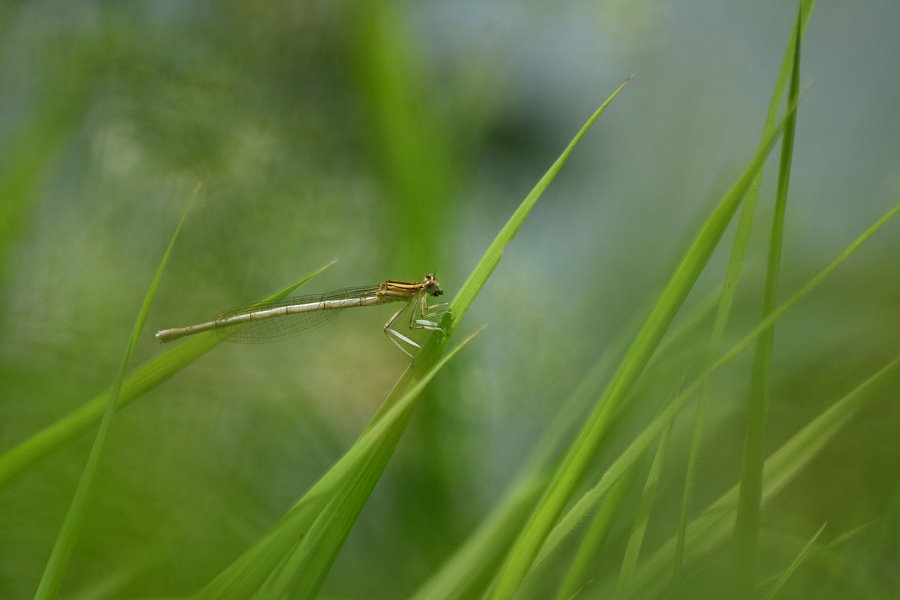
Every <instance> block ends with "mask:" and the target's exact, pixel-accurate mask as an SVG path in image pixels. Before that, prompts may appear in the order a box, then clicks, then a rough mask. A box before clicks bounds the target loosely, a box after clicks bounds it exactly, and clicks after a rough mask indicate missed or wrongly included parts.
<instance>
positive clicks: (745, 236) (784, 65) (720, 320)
mask: <svg viewBox="0 0 900 600" xmlns="http://www.w3.org/2000/svg"><path fill="white" fill-rule="evenodd" d="M802 3H803V5H804V7H803V10H802V17H801V19H800V24H799V34H800V35H802V34H803V32H804V31H805V30H806V24H807V23H808V22H809V17H810V15H811V14H812V10H813V7H814V6H815V0H802ZM797 33H798V30H797V28H796V27H795V28H794V31H793V33H792V35H791V38H790V39H789V40H788V43H787V47H786V48H785V51H784V58H783V59H782V61H781V68H780V70H779V72H778V78H777V80H776V82H775V89H774V91H773V93H772V99H771V101H770V103H769V110H768V113H767V115H766V121H765V126H764V127H763V136H762V137H763V138H765V136H766V132H768V131H770V130H771V129H772V127H774V126H775V122H776V121H775V120H776V118H777V117H778V107H779V106H780V105H781V100H782V98H783V96H784V90H785V88H786V87H787V85H788V80H789V77H790V75H791V73H792V72H793V71H792V68H793V64H794V48H795V45H796V43H797V42H796V36H797ZM761 180H762V172H760V174H759V175H758V176H757V177H756V179H754V181H753V183H751V184H750V188H749V190H748V191H747V196H746V197H745V198H744V203H743V206H742V207H741V214H740V217H739V219H738V225H737V230H736V232H735V235H734V244H733V246H732V250H731V256H730V257H729V259H728V268H727V270H726V272H725V279H724V281H723V283H722V293H721V296H720V298H719V304H718V308H717V310H716V319H715V323H714V324H713V329H712V333H710V336H709V344H708V348H709V352H710V358H712V356H713V353H715V352H716V351H718V349H719V346H720V344H721V341H722V337H723V335H724V332H725V326H726V325H727V323H728V319H729V317H730V314H731V307H732V305H733V304H734V296H735V292H736V291H737V287H738V283H739V282H740V279H741V273H742V267H743V264H744V258H745V256H746V254H747V246H748V244H749V242H750V233H751V230H752V229H753V218H754V213H755V212H756V204H757V200H758V198H759V188H760V183H761ZM708 394H709V389H708V385H705V386H704V387H703V388H702V389H701V390H700V393H699V397H698V399H697V409H696V411H695V415H694V428H693V431H692V433H691V445H690V450H689V452H688V460H687V466H686V467H685V474H684V488H683V492H682V497H681V511H680V513H679V519H678V550H677V552H676V557H675V568H674V572H673V575H672V583H673V585H674V586H676V587H677V586H678V584H679V582H680V579H681V563H682V560H683V556H684V531H685V527H686V526H687V517H688V511H689V510H690V506H691V494H692V491H693V490H692V486H693V481H694V471H695V469H696V465H697V460H698V456H699V453H700V441H701V440H702V436H703V424H704V420H705V416H706V403H707V398H708Z"/></svg>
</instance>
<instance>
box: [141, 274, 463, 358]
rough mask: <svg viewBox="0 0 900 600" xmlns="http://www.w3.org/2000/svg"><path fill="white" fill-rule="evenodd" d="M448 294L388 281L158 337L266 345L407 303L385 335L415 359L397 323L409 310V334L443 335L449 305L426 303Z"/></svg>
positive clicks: (254, 308)
mask: <svg viewBox="0 0 900 600" xmlns="http://www.w3.org/2000/svg"><path fill="white" fill-rule="evenodd" d="M443 293H444V292H443V290H442V289H441V286H440V284H439V283H438V281H437V279H436V278H435V277H434V275H431V274H428V275H426V276H425V279H424V281H421V282H414V283H410V282H405V281H393V280H388V281H384V282H382V283H381V284H380V285H378V286H376V287H363V288H349V289H346V290H339V291H336V292H331V293H328V294H322V295H319V296H302V297H296V298H285V299H282V300H277V301H273V302H262V303H259V304H255V305H251V306H245V307H242V308H237V309H234V310H231V311H228V312H226V313H222V314H221V315H219V317H218V318H216V319H215V320H214V321H208V322H206V323H200V324H198V325H191V326H189V327H178V328H175V329H164V330H162V331H159V332H157V334H156V338H157V339H158V340H159V341H160V342H170V341H172V340H177V339H179V338H182V337H185V336H188V335H193V334H195V333H201V332H204V331H214V332H215V333H216V334H217V335H218V336H219V337H221V338H222V339H224V340H227V341H235V342H266V341H271V340H274V339H278V338H282V337H286V336H288V335H293V334H299V333H303V332H305V331H308V330H309V329H311V328H313V327H316V326H318V325H320V324H322V323H324V322H325V321H326V320H328V319H329V318H331V317H333V316H335V315H336V314H337V313H338V312H340V311H341V310H343V309H345V308H352V307H358V306H376V305H380V304H386V303H388V302H403V303H404V304H403V306H402V307H401V308H400V309H399V310H398V311H397V312H395V313H394V314H393V316H391V318H390V319H388V321H387V323H385V325H384V333H385V335H387V336H388V339H390V340H391V342H393V343H394V344H396V345H397V347H398V348H400V350H402V351H403V352H404V353H405V354H407V355H408V356H410V357H412V354H411V353H410V352H409V351H408V350H407V349H406V348H405V347H404V346H403V345H402V344H401V342H403V343H405V344H408V345H409V346H412V347H415V348H418V347H420V346H419V344H417V343H416V342H414V341H413V340H411V339H410V338H408V337H407V336H405V335H403V334H402V333H400V332H399V331H397V330H395V329H393V327H392V326H393V324H394V322H395V321H396V320H397V319H398V318H399V317H400V316H401V315H402V314H403V313H404V312H405V311H406V310H408V309H410V308H412V310H411V312H410V318H409V328H410V329H425V330H428V331H443V330H442V329H441V328H440V327H439V326H438V320H439V318H440V317H442V316H443V315H444V314H445V313H446V312H447V310H446V309H444V307H446V306H447V305H448V303H446V302H444V303H439V304H434V305H431V306H429V305H428V297H429V296H432V297H437V296H440V295H442V294H443Z"/></svg>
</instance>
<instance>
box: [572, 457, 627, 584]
mask: <svg viewBox="0 0 900 600" xmlns="http://www.w3.org/2000/svg"><path fill="white" fill-rule="evenodd" d="M639 467H640V461H635V463H634V464H633V465H631V466H630V467H629V468H628V469H627V470H626V471H625V473H623V475H622V476H621V477H619V478H618V479H617V480H616V482H615V483H614V484H613V486H612V489H610V491H609V494H608V495H607V496H606V499H605V500H604V502H603V504H602V505H601V506H600V508H599V509H598V510H597V513H596V514H595V515H594V518H593V519H592V520H591V524H590V526H589V527H588V529H587V531H586V532H585V534H584V539H583V540H582V542H581V544H580V545H579V546H578V550H577V551H576V552H575V556H574V557H573V558H572V562H571V564H570V565H569V570H568V572H567V573H566V576H565V578H564V579H563V582H562V585H561V586H560V589H559V591H558V592H557V594H556V600H569V599H570V598H575V597H577V594H579V593H580V592H581V590H583V589H584V588H585V586H587V585H588V584H589V583H590V579H591V575H592V573H593V572H594V571H596V569H597V557H598V554H599V552H600V549H601V548H603V545H604V544H605V543H606V540H607V538H609V532H610V531H611V530H612V526H613V524H615V522H616V519H617V518H618V517H619V514H620V512H619V511H621V510H622V506H623V504H624V503H625V499H626V498H627V497H628V492H629V490H630V489H631V484H632V483H634V480H635V478H636V477H637V474H638V471H639Z"/></svg>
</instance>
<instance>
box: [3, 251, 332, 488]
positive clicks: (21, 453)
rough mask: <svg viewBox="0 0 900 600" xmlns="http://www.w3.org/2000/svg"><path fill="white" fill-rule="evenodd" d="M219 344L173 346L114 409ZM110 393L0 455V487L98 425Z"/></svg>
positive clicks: (125, 388) (202, 338) (198, 341)
mask: <svg viewBox="0 0 900 600" xmlns="http://www.w3.org/2000/svg"><path fill="white" fill-rule="evenodd" d="M332 264H334V261H332V262H330V263H328V264H326V265H324V266H322V267H320V268H319V269H316V270H315V271H313V272H312V273H310V274H309V275H307V276H306V277H303V278H302V279H300V280H298V281H295V282H294V283H292V284H290V285H288V286H286V287H284V288H283V289H281V290H279V291H277V292H275V293H274V294H271V295H269V296H267V297H266V298H262V299H261V300H262V301H266V300H278V299H280V298H283V297H285V296H287V295H289V294H290V293H291V292H293V291H294V290H295V289H297V288H298V287H300V286H302V285H304V284H305V283H307V282H308V281H309V280H311V279H312V278H313V277H316V276H317V275H319V274H320V273H322V271H324V270H325V269H327V268H328V267H330V266H331V265H332ZM220 343H221V341H220V339H219V338H218V337H216V336H215V335H213V334H212V333H204V334H200V335H197V336H194V337H193V338H191V339H189V340H186V341H185V342H183V343H181V344H178V345H176V346H173V347H172V348H171V349H169V350H167V351H166V352H164V353H162V354H159V355H157V356H155V357H153V358H152V359H150V360H149V361H147V362H146V363H144V364H143V365H141V366H140V367H138V368H137V369H136V370H135V371H134V372H133V373H132V374H131V375H129V376H128V379H126V380H125V382H124V383H123V385H122V388H121V390H120V391H119V395H118V396H119V397H118V402H117V405H116V406H117V408H122V407H124V406H126V405H128V404H130V403H131V402H134V401H135V400H136V399H138V398H140V397H141V396H142V395H144V394H145V393H147V392H148V391H150V390H151V389H153V388H154V387H156V386H157V385H159V384H160V383H162V382H164V381H165V380H166V379H168V378H169V377H171V376H172V375H174V374H175V373H177V372H178V371H180V370H182V369H184V368H185V367H187V366H188V365H190V364H191V363H193V362H194V361H195V360H197V359H198V358H199V357H201V356H203V355H204V354H206V353H207V352H209V351H210V350H212V349H213V348H215V347H216V346H218V345H219V344H220ZM110 394H111V391H106V392H103V393H101V394H99V395H98V396H96V397H94V398H93V399H91V400H89V401H88V402H86V403H85V404H83V405H82V406H81V407H80V408H78V409H76V410H74V411H72V412H70V413H69V414H68V415H66V416H64V417H62V418H60V419H58V420H57V421H56V422H54V423H52V424H51V425H48V426H47V427H45V428H44V429H42V430H41V431H39V432H38V433H36V434H34V435H32V436H31V437H29V438H28V439H27V440H24V441H22V442H20V443H19V444H17V445H16V446H14V447H13V448H10V449H9V450H7V451H6V452H4V453H3V454H2V455H0V488H2V487H3V486H5V485H7V484H8V483H9V482H11V481H12V480H14V479H15V478H16V477H17V476H19V475H21V474H22V473H24V472H25V471H27V470H28V469H29V468H30V467H31V466H32V465H34V463H36V462H37V461H39V460H40V459H41V458H43V457H44V456H47V455H48V454H50V453H51V452H53V451H55V450H57V449H58V448H60V447H61V446H63V445H65V444H68V443H69V442H72V441H73V440H75V439H77V438H78V437H79V436H80V435H82V434H84V433H85V432H87V431H89V430H90V429H91V428H92V427H95V426H96V425H97V423H99V422H100V420H101V418H102V416H103V412H104V410H105V407H106V405H107V404H108V402H109V397H110Z"/></svg>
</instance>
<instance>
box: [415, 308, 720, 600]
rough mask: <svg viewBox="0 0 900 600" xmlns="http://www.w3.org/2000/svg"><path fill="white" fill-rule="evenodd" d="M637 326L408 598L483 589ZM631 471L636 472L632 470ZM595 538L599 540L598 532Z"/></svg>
mask: <svg viewBox="0 0 900 600" xmlns="http://www.w3.org/2000/svg"><path fill="white" fill-rule="evenodd" d="M715 300H716V296H715V295H710V296H709V297H707V298H705V299H704V300H703V301H702V302H700V303H699V305H698V306H697V307H696V308H695V309H694V310H693V311H692V312H691V313H690V314H689V315H687V316H686V317H685V318H684V319H682V320H680V321H679V322H678V323H677V324H676V325H675V326H673V328H672V331H671V332H670V334H669V335H668V336H666V338H665V340H663V343H662V344H660V348H659V351H658V352H657V354H656V355H654V358H656V357H658V356H663V355H665V353H667V352H668V351H670V350H671V349H673V348H677V347H678V343H679V341H680V340H682V339H683V338H684V336H686V335H687V334H688V333H689V332H691V331H693V330H695V329H696V328H697V327H699V326H700V324H701V323H702V322H703V320H704V319H705V318H706V317H708V316H709V314H711V312H712V310H713V308H714V307H715ZM644 312H645V311H643V310H640V311H637V314H638V315H642V314H644ZM639 324H640V321H639V320H638V319H635V320H634V323H633V324H630V325H626V326H624V327H622V328H621V330H620V334H619V335H618V336H617V338H616V339H615V340H613V341H612V343H610V344H609V345H608V346H607V347H606V349H605V350H604V352H603V353H602V354H601V356H600V357H599V358H598V359H597V360H596V361H595V363H594V365H593V366H592V367H591V368H590V369H589V370H588V373H587V374H586V375H585V377H584V378H583V379H582V381H581V382H580V383H579V384H578V386H577V388H576V390H575V391H574V392H573V393H572V394H571V395H570V396H569V398H568V399H567V400H565V402H563V404H562V408H561V409H560V410H559V411H557V413H556V416H555V417H554V419H553V422H552V423H551V425H550V426H549V427H547V428H546V430H545V431H544V433H543V434H542V436H541V440H540V441H539V442H538V443H537V444H536V445H535V447H534V449H533V450H532V452H531V455H530V456H529V457H528V459H526V460H525V462H524V464H523V466H522V468H521V471H520V474H519V476H518V477H517V478H516V480H515V482H514V483H513V484H511V486H510V488H509V490H508V491H507V493H506V494H505V495H504V497H503V498H502V499H501V500H500V501H499V502H498V503H497V504H496V505H495V507H494V508H493V509H492V510H491V512H490V514H489V515H488V516H487V517H486V518H485V519H484V521H483V522H482V523H481V524H480V525H479V526H478V527H477V528H476V530H475V531H474V532H473V533H472V534H471V535H470V536H469V538H468V539H467V540H466V541H465V542H464V543H463V544H462V545H461V546H460V547H459V548H458V549H457V551H456V552H455V553H454V554H453V555H452V556H451V557H450V558H449V559H448V560H447V561H446V562H445V563H444V565H443V566H442V567H441V568H440V569H439V570H438V571H437V572H436V573H434V574H433V575H432V576H431V577H430V578H429V579H428V581H426V582H425V583H424V584H422V586H421V587H420V588H419V589H418V590H417V591H416V592H415V593H414V595H413V596H411V599H412V600H456V599H459V598H470V597H475V596H477V595H478V590H484V589H485V588H486V587H487V585H488V583H490V578H491V576H492V574H493V573H494V572H495V571H496V569H497V568H498V567H499V565H500V561H501V559H502V557H503V555H504V554H505V553H506V552H507V550H508V549H509V547H510V545H511V544H512V542H513V541H514V539H515V536H516V535H517V534H518V532H519V530H520V529H521V527H522V525H523V524H524V522H525V520H526V518H527V517H528V515H529V513H530V512H531V511H532V510H533V508H534V505H535V502H536V501H537V500H538V498H539V497H540V494H541V493H543V490H544V488H545V487H546V485H547V482H548V481H549V478H550V474H551V473H550V469H549V467H550V465H551V464H552V460H553V457H554V456H555V453H556V452H557V449H558V448H560V447H561V446H562V443H563V441H564V440H565V439H566V436H567V435H568V434H569V433H570V432H571V431H572V430H573V429H574V427H575V425H576V424H577V423H578V422H579V420H580V419H581V418H582V415H583V413H584V407H585V406H587V405H588V403H589V402H590V401H591V399H592V398H594V397H596V394H597V391H598V390H599V389H601V387H602V384H603V381H604V380H605V379H606V378H607V377H608V374H609V372H610V371H611V369H612V366H613V362H614V359H615V357H616V356H619V355H621V354H622V352H623V351H624V349H625V347H626V345H627V342H628V339H629V336H630V335H631V332H632V331H633V330H634V329H636V328H637V326H638V325H639ZM632 325H633V326H632ZM632 471H633V472H636V469H632ZM618 485H619V484H617V487H618ZM623 497H624V496H623ZM608 506H609V507H610V509H609V510H611V515H615V513H616V512H617V510H618V509H617V508H616V509H615V510H613V509H612V505H611V500H610V499H608V500H607V501H606V502H604V504H603V508H602V509H601V512H602V511H605V510H607V507H608ZM610 518H612V516H611V517H610ZM596 539H599V540H600V542H601V543H602V539H600V536H599V534H597V536H596ZM591 558H593V553H591ZM579 581H580V580H579ZM576 589H577V587H576Z"/></svg>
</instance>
